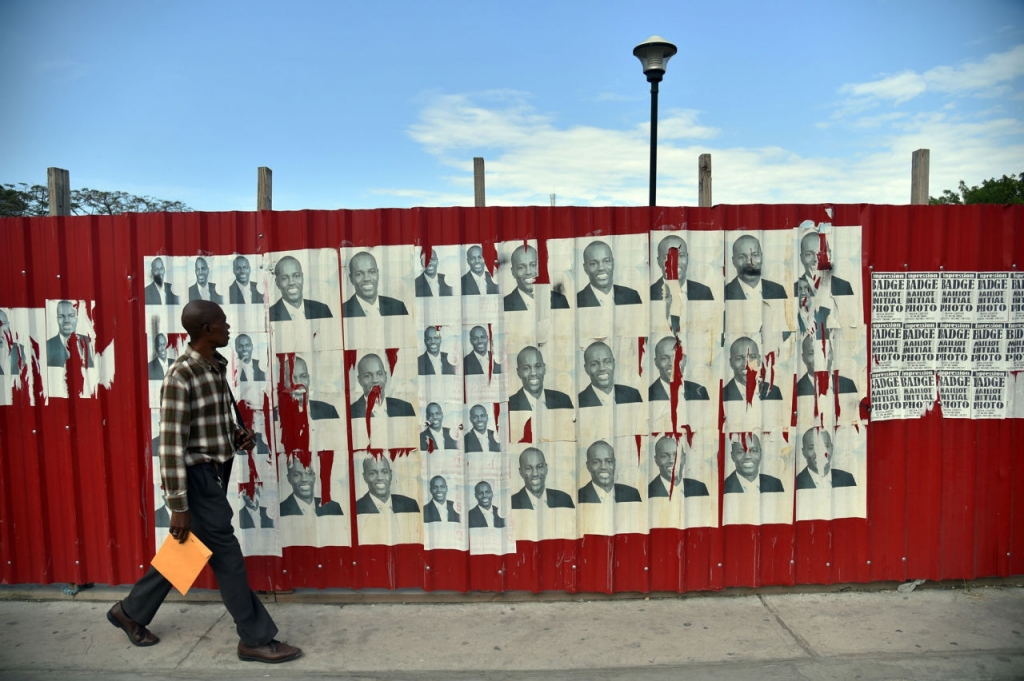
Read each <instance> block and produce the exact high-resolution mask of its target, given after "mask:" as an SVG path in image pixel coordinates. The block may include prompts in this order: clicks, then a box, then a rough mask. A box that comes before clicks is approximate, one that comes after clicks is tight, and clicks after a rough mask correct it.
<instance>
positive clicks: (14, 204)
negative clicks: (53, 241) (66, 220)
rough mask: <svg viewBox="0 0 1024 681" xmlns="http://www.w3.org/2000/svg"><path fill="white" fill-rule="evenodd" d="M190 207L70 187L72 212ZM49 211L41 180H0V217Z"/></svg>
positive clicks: (110, 212)
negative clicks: (29, 182)
mask: <svg viewBox="0 0 1024 681" xmlns="http://www.w3.org/2000/svg"><path fill="white" fill-rule="evenodd" d="M191 210H192V209H191V208H189V207H188V206H187V205H185V204H184V203H182V202H181V201H167V200H165V199H155V198H153V197H152V196H136V195H134V194H129V193H128V192H107V191H101V190H99V189H88V188H85V189H72V190H71V214H72V215H120V214H121V213H159V212H168V213H185V212H189V211H191ZM49 214H50V202H49V194H48V191H47V189H46V187H44V186H43V185H41V184H34V185H32V186H29V185H27V184H25V183H24V182H19V183H18V184H16V185H15V184H0V217H39V216H43V215H49Z"/></svg>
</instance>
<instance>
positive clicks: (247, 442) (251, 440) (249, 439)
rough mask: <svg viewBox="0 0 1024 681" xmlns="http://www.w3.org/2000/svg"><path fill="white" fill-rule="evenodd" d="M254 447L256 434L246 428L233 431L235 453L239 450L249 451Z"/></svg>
mask: <svg viewBox="0 0 1024 681" xmlns="http://www.w3.org/2000/svg"><path fill="white" fill-rule="evenodd" d="M255 446H256V433H254V432H253V431H251V430H249V429H247V428H239V429H238V430H236V431H235V451H238V450H239V449H244V450H246V451H251V450H252V449H253V447H255Z"/></svg>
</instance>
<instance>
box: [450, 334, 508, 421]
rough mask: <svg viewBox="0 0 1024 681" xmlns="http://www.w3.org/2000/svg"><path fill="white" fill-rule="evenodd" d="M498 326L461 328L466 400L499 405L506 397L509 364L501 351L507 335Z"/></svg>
mask: <svg viewBox="0 0 1024 681" xmlns="http://www.w3.org/2000/svg"><path fill="white" fill-rule="evenodd" d="M501 328H502V326H501V325H500V324H473V325H468V324H467V325H465V326H463V327H462V346H461V347H462V357H461V364H462V372H463V375H464V376H465V387H466V400H467V401H469V402H480V401H494V402H497V401H501V400H504V399H505V397H506V396H507V395H508V381H509V373H508V366H509V364H508V361H507V359H506V357H505V352H504V348H505V345H506V335H505V333H504V332H501V331H499V329H501Z"/></svg>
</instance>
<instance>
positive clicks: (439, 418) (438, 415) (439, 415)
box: [427, 402, 444, 430]
mask: <svg viewBox="0 0 1024 681" xmlns="http://www.w3.org/2000/svg"><path fill="white" fill-rule="evenodd" d="M443 422H444V412H443V411H441V405H439V404H438V403H437V402H431V403H430V404H428V405H427V423H429V424H430V427H431V429H433V430H441V424H442V423H443Z"/></svg>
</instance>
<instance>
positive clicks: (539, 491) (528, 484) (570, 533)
mask: <svg viewBox="0 0 1024 681" xmlns="http://www.w3.org/2000/svg"><path fill="white" fill-rule="evenodd" d="M575 450H576V443H575V442H572V441H570V442H544V443H539V444H536V445H527V444H514V445H512V446H511V448H510V454H509V456H508V457H507V458H506V463H507V465H508V467H509V475H508V477H509V480H510V481H511V480H515V482H512V483H511V484H510V487H511V489H512V490H514V491H513V492H512V494H511V497H510V498H508V499H503V501H504V502H505V506H506V508H509V509H511V510H510V515H511V518H512V533H513V536H514V537H515V538H516V540H517V541H541V540H544V539H575V538H576V537H577V531H576V501H575V491H576V490H577V489H578V488H577V486H576V480H577V479H576V451H575Z"/></svg>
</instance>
